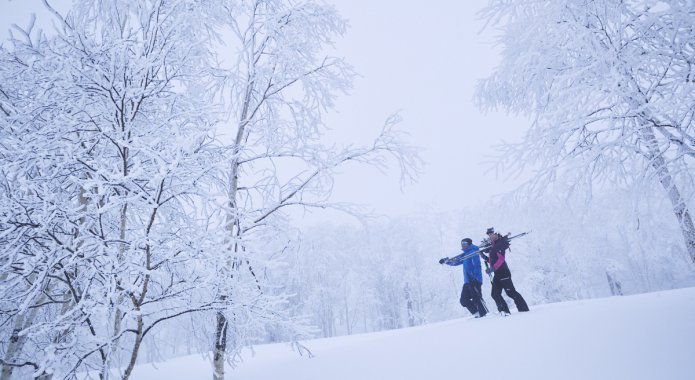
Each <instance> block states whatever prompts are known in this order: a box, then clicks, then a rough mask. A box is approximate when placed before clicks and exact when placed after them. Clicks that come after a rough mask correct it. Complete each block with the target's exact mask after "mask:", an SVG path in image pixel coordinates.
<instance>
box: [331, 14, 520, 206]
mask: <svg viewBox="0 0 695 380" xmlns="http://www.w3.org/2000/svg"><path fill="white" fill-rule="evenodd" d="M333 3H335V4H336V6H337V8H338V10H339V11H340V13H341V14H342V15H343V17H345V18H347V19H349V20H350V24H351V29H350V30H349V32H348V34H347V36H346V37H345V38H344V40H342V41H340V42H339V44H338V46H337V47H338V51H339V52H341V53H342V55H344V56H345V57H347V59H348V60H349V61H350V62H351V63H352V64H353V65H354V66H355V68H356V70H357V71H358V72H359V73H360V74H361V75H362V76H363V77H362V78H358V79H357V80H356V82H355V88H354V91H353V92H352V94H351V96H349V97H343V98H341V99H340V102H339V104H338V111H339V115H338V116H336V117H334V118H331V120H335V123H336V125H340V126H341V127H345V128H348V129H352V128H355V129H356V130H357V128H359V129H360V132H359V133H360V134H361V135H363V136H371V135H373V134H374V133H373V132H371V131H369V130H367V129H368V127H369V128H371V130H372V131H373V130H376V129H377V127H378V126H379V125H381V122H382V121H383V120H384V118H385V117H386V116H387V115H388V114H390V113H392V112H394V111H397V110H401V114H402V116H403V118H404V122H403V124H402V126H403V127H404V129H405V130H407V131H408V132H409V133H410V134H411V135H412V137H413V140H412V142H413V144H415V145H420V146H422V147H423V149H424V151H423V152H422V156H423V158H424V159H425V161H426V162H427V163H428V166H427V167H426V169H425V172H424V173H423V176H422V177H421V179H420V181H419V183H418V184H416V185H412V186H408V187H406V188H404V189H403V193H401V192H400V189H399V183H398V177H397V175H396V174H392V175H390V176H388V177H384V176H380V175H374V174H373V171H370V170H355V171H354V172H352V171H350V172H348V173H347V174H348V175H346V176H345V177H343V178H340V179H339V181H338V183H337V186H336V189H335V198H336V199H340V200H343V199H347V198H348V197H351V198H353V199H354V200H356V201H360V202H368V203H369V204H370V205H373V206H374V207H375V208H376V210H377V211H381V212H383V213H386V214H394V213H398V212H409V211H413V210H415V209H419V208H422V207H423V206H427V208H428V209H432V210H436V211H446V210H449V209H455V208H459V207H462V206H472V205H476V204H479V203H481V202H482V201H484V200H486V199H488V197H489V196H490V195H491V194H495V193H500V192H502V191H503V190H505V189H509V188H511V185H510V184H509V183H503V182H502V181H500V180H497V179H496V175H495V173H487V172H486V171H487V170H486V169H487V168H488V167H489V166H487V165H484V164H483V162H484V161H489V157H485V156H486V155H490V154H491V153H493V152H492V151H491V146H492V145H494V144H497V143H499V142H500V140H501V139H503V138H504V139H506V140H507V141H509V140H514V139H517V138H518V137H519V136H521V134H522V132H523V129H524V128H525V124H524V122H523V121H520V120H518V119H516V120H515V119H514V118H511V117H505V115H503V114H494V115H487V116H485V115H482V114H481V112H480V111H479V110H478V109H476V108H475V106H474V105H473V93H474V90H475V85H476V83H477V81H478V80H479V79H481V78H483V77H485V76H487V75H489V74H490V73H491V72H492V69H493V68H494V66H495V65H496V64H497V61H498V59H499V57H498V56H497V53H496V52H495V51H494V49H493V44H492V42H493V36H492V31H491V30H488V31H486V32H485V34H484V35H481V34H479V31H480V30H481V29H482V25H483V24H482V22H479V21H477V20H476V17H477V15H476V13H477V12H478V10H480V9H481V8H482V7H483V6H484V5H485V4H486V3H487V1H486V0H474V1H466V2H463V1H453V0H448V1H447V0H433V1H430V2H427V3H423V2H416V1H398V0H380V1H367V0H361V1H354V0H352V1H351V0H333ZM356 126H359V127H356ZM367 126H368V127H367ZM358 172H359V173H358ZM365 178H366V179H367V180H365ZM363 200H364V201H363Z"/></svg>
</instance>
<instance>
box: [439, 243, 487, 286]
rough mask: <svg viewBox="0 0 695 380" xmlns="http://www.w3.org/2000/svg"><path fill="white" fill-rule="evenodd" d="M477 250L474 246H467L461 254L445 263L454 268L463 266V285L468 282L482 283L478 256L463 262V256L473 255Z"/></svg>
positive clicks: (481, 271)
mask: <svg viewBox="0 0 695 380" xmlns="http://www.w3.org/2000/svg"><path fill="white" fill-rule="evenodd" d="M477 250H478V246H477V245H475V244H471V245H469V246H468V247H467V248H466V249H465V250H463V253H461V254H460V255H458V256H456V257H452V258H450V259H447V260H446V261H445V263H446V264H447V265H451V266H456V265H461V264H463V283H464V284H467V283H468V282H469V281H470V280H475V281H477V282H478V283H480V284H482V283H483V269H482V268H481V267H480V255H475V256H473V257H470V258H468V259H466V260H463V256H465V255H467V254H469V253H473V252H475V251H477Z"/></svg>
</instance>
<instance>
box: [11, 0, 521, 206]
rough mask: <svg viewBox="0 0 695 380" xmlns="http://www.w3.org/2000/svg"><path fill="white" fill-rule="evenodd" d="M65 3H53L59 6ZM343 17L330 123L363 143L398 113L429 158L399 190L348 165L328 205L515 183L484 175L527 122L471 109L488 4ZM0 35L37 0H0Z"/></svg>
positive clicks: (406, 200) (339, 3)
mask: <svg viewBox="0 0 695 380" xmlns="http://www.w3.org/2000/svg"><path fill="white" fill-rule="evenodd" d="M68 2H69V1H68V0H53V1H51V3H52V4H55V5H56V6H58V7H59V8H60V5H61V3H62V4H66V3H68ZM327 2H328V3H333V4H335V5H336V7H337V9H338V10H339V12H340V14H341V15H342V16H343V17H345V18H347V19H348V20H349V23H350V26H351V27H350V29H349V31H348V33H347V35H346V36H345V37H344V38H343V39H342V40H340V41H338V43H337V54H339V55H341V56H344V57H345V58H346V59H347V60H348V62H350V63H351V64H352V65H354V67H355V69H356V71H357V72H358V73H359V74H360V75H361V76H360V77H359V78H357V79H356V81H355V83H354V89H353V91H352V92H351V93H350V94H349V95H345V96H340V98H339V99H338V103H337V112H336V113H335V114H332V115H330V116H329V117H328V122H329V125H330V126H331V127H332V128H333V129H334V130H335V133H336V134H337V135H338V136H340V137H341V139H344V140H345V141H346V142H347V141H354V142H367V141H368V140H369V139H370V138H373V137H374V136H376V134H377V133H378V132H379V130H380V128H381V126H382V125H383V122H384V120H385V119H386V117H387V116H388V115H390V114H392V113H394V112H396V111H400V113H401V116H402V117H403V119H404V121H403V123H402V125H401V127H402V129H404V130H406V131H407V132H408V133H410V135H411V143H412V144H413V145H418V146H420V147H422V149H423V150H422V157H423V159H424V160H425V161H426V162H427V166H426V168H425V171H424V173H423V175H422V176H421V178H420V180H419V182H418V183H417V184H413V185H408V186H406V187H404V188H403V189H402V190H401V188H400V185H399V178H398V174H397V170H396V169H397V168H396V167H395V166H394V170H393V172H392V173H388V174H387V175H383V174H381V173H378V172H376V171H375V170H374V169H369V168H364V167H357V166H350V167H347V168H346V169H345V170H344V173H343V174H342V175H341V176H340V177H339V178H338V179H337V182H336V187H335V189H334V196H333V199H334V200H336V201H341V202H348V201H350V202H357V203H360V204H364V205H367V206H368V207H370V208H372V209H373V210H374V211H375V212H377V213H381V214H386V215H397V214H402V213H409V212H412V211H416V210H418V209H421V208H423V207H426V208H427V209H429V210H436V211H446V210H451V209H458V208H461V207H465V206H476V205H479V204H481V203H483V202H484V201H485V200H487V199H488V198H489V196H490V195H492V194H497V193H500V192H502V191H506V190H508V189H510V188H511V183H509V182H508V181H502V180H501V179H500V178H497V176H496V175H495V173H492V172H488V170H486V168H487V167H488V166H487V165H485V164H484V162H485V161H489V157H487V156H489V155H491V154H493V153H494V151H493V150H492V146H493V145H495V144H497V143H499V142H500V141H501V140H502V139H504V140H507V141H510V140H515V139H517V138H518V137H519V136H520V135H521V134H522V133H523V130H524V129H525V122H524V121H522V120H520V119H516V118H511V117H506V116H505V115H504V114H501V113H495V114H488V115H483V114H481V112H480V111H479V110H478V109H476V107H475V106H474V105H473V94H474V90H475V85H476V83H477V81H478V80H480V79H481V78H484V77H485V76H487V75H489V74H490V73H491V72H492V69H493V68H494V67H495V65H496V64H497V61H498V56H497V54H496V51H495V49H494V46H493V44H492V41H493V31H492V30H486V31H485V32H483V33H482V34H481V33H479V32H480V30H481V28H482V22H480V21H478V20H477V19H476V14H477V12H478V11H479V10H480V8H481V7H483V6H484V5H485V4H486V0H469V1H465V2H464V1H454V0H447V1H445V0H432V1H428V2H427V3H423V2H419V1H404V0H378V1H373V0H327ZM0 6H1V8H0V29H1V30H2V32H3V34H2V36H3V39H4V38H6V36H7V33H6V30H7V29H8V28H9V25H11V24H12V23H17V24H19V25H26V24H27V22H28V20H29V15H30V14H31V12H32V11H35V12H37V14H38V17H39V18H42V17H46V13H45V11H42V10H41V8H42V5H41V0H21V1H20V0H0Z"/></svg>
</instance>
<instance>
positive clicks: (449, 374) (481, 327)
mask: <svg viewBox="0 0 695 380" xmlns="http://www.w3.org/2000/svg"><path fill="white" fill-rule="evenodd" d="M510 305H511V304H510ZM304 343H305V344H306V345H307V346H308V347H309V348H310V349H311V350H312V352H313V354H314V357H313V358H307V356H299V355H298V354H297V352H296V351H292V349H291V348H290V346H289V345H287V344H273V345H264V346H257V347H255V356H252V355H251V353H250V352H246V353H247V355H246V356H245V361H244V363H242V364H241V365H240V366H238V367H237V368H236V369H233V370H232V369H229V370H228V372H227V378H228V379H230V380H233V379H254V380H266V379H267V380H278V379H294V380H325V379H332V380H340V379H344V380H366V379H375V380H377V379H378V380H403V379H437V380H447V379H452V380H453V379H456V380H460V379H489V378H499V379H533V380H538V379H583V380H587V379H631V380H634V379H650V380H655V379H668V380H680V379H683V380H685V379H695V288H687V289H679V290H672V291H665V292H657V293H650V294H641V295H636V296H627V297H612V298H603V299H594V300H587V301H578V302H565V303H557V304H550V305H536V306H535V307H534V305H531V312H529V313H522V314H519V313H513V314H512V315H511V316H510V317H506V318H503V317H499V316H497V315H490V316H488V317H485V318H481V319H472V318H469V317H466V318H462V319H457V320H451V321H447V322H441V323H434V324H430V325H425V326H420V327H415V328H408V329H402V330H392V331H387V332H380V333H374V334H363V335H353V336H346V337H337V338H331V339H319V340H313V341H308V342H304ZM134 378H135V379H139V380H143V379H147V380H150V379H168V380H184V379H186V380H188V379H212V375H211V369H210V365H209V361H208V360H207V359H205V358H202V357H201V356H188V357H181V358H176V359H171V360H169V361H167V362H164V363H159V364H157V368H155V367H154V366H153V365H150V364H148V365H142V366H139V367H138V368H136V370H135V372H134Z"/></svg>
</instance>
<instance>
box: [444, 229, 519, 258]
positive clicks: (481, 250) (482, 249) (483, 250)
mask: <svg viewBox="0 0 695 380" xmlns="http://www.w3.org/2000/svg"><path fill="white" fill-rule="evenodd" d="M530 233H531V231H529V232H522V233H520V234H518V235H514V236H509V234H508V235H507V236H506V237H507V240H509V241H511V240H512V239H516V238H519V237H522V236H526V235H528V234H530ZM490 248H492V244H485V245H483V246H481V247H478V250H477V251H475V252H472V253H469V254H467V255H465V254H463V253H462V254H460V255H458V256H454V257H452V258H450V259H449V260H457V261H459V260H466V259H470V258H471V257H474V256H476V255H479V254H481V253H487V252H490Z"/></svg>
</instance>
